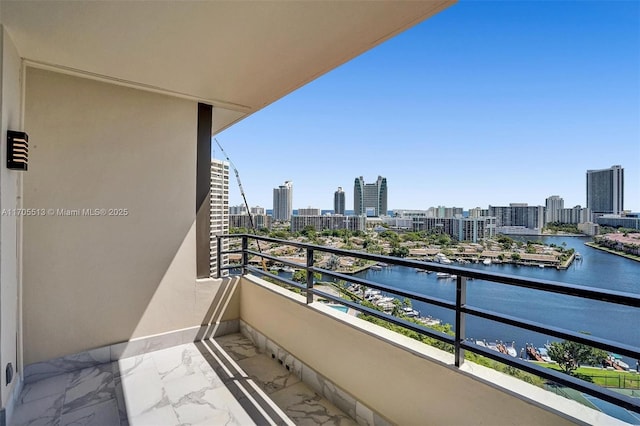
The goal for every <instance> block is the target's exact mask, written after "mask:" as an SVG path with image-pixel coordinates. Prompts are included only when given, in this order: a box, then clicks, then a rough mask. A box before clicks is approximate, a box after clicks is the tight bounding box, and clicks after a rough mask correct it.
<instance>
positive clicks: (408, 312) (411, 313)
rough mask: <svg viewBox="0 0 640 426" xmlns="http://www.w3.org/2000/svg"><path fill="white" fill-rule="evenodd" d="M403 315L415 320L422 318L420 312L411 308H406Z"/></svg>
mask: <svg viewBox="0 0 640 426" xmlns="http://www.w3.org/2000/svg"><path fill="white" fill-rule="evenodd" d="M402 314H403V315H404V316H407V317H409V318H415V317H418V316H420V312H418V311H416V310H415V309H413V308H411V307H409V306H405V307H404V308H402Z"/></svg>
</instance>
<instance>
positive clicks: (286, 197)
mask: <svg viewBox="0 0 640 426" xmlns="http://www.w3.org/2000/svg"><path fill="white" fill-rule="evenodd" d="M292 206H293V182H291V181H290V180H288V181H285V183H284V185H280V186H279V187H278V188H273V220H279V221H283V222H286V221H288V220H291V212H292V211H293V208H292Z"/></svg>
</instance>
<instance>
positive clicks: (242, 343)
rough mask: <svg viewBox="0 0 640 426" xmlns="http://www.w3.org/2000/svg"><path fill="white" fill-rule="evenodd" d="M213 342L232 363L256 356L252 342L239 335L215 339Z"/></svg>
mask: <svg viewBox="0 0 640 426" xmlns="http://www.w3.org/2000/svg"><path fill="white" fill-rule="evenodd" d="M215 341H216V342H218V344H219V345H220V346H221V347H222V348H223V349H224V351H225V352H226V353H227V354H229V356H230V357H231V358H232V359H233V360H234V361H238V360H241V359H245V358H250V357H253V356H256V355H258V350H257V348H256V347H255V346H254V344H253V342H251V340H249V339H247V338H246V337H244V336H243V335H242V334H240V333H236V334H229V335H226V336H221V337H217V338H216V339H215Z"/></svg>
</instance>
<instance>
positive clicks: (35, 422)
mask: <svg viewBox="0 0 640 426" xmlns="http://www.w3.org/2000/svg"><path fill="white" fill-rule="evenodd" d="M36 383H38V382H36ZM63 402H64V391H63V392H61V393H59V394H57V395H50V396H46V397H44V398H40V399H36V400H34V401H31V402H26V403H23V404H20V403H18V404H17V405H16V407H15V409H14V412H13V418H12V422H11V424H12V426H27V425H28V426H41V425H42V426H44V425H54V426H57V425H59V424H60V415H61V413H62V404H63Z"/></svg>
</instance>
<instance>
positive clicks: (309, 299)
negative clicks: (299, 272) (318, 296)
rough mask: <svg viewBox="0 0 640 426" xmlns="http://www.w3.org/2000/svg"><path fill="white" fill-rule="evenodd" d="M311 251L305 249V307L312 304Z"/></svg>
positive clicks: (310, 249)
mask: <svg viewBox="0 0 640 426" xmlns="http://www.w3.org/2000/svg"><path fill="white" fill-rule="evenodd" d="M312 268H313V249H312V248H307V305H308V304H309V303H313V293H312V290H313V271H312V270H311V269H312Z"/></svg>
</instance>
